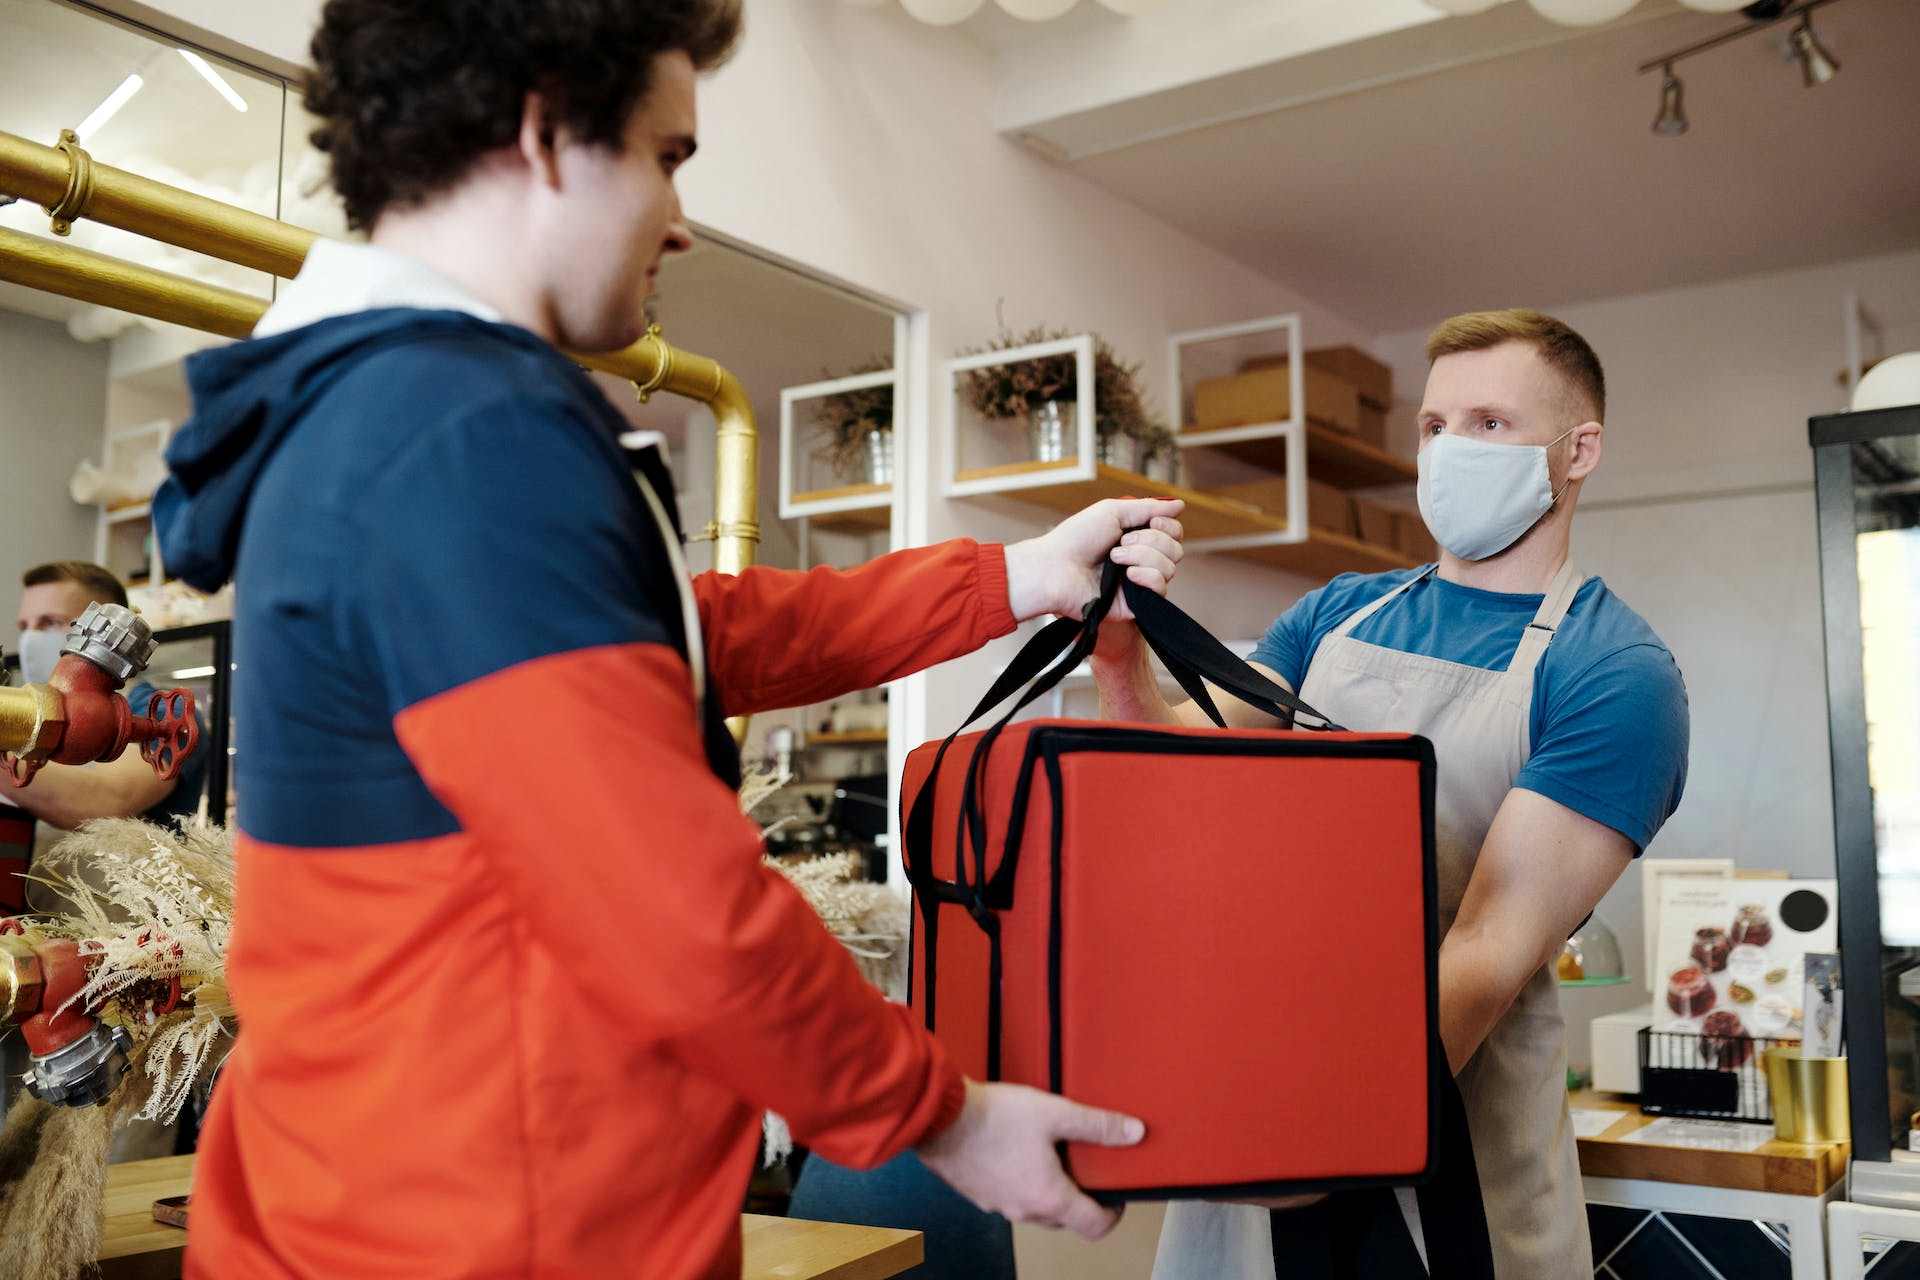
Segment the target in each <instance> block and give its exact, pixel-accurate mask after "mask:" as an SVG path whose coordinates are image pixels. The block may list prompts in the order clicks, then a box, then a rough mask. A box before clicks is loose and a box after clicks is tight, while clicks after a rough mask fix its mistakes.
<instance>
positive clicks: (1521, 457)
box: [1419, 427, 1575, 560]
mask: <svg viewBox="0 0 1920 1280" xmlns="http://www.w3.org/2000/svg"><path fill="white" fill-rule="evenodd" d="M1574 430H1575V428H1572V427H1569V428H1568V429H1567V430H1565V431H1563V432H1561V433H1560V435H1559V436H1558V437H1556V438H1555V439H1553V440H1551V441H1549V442H1548V443H1546V444H1544V445H1540V444H1489V443H1487V442H1486V441H1485V440H1469V439H1467V438H1466V437H1465V436H1455V435H1439V436H1435V437H1434V438H1433V440H1432V441H1431V442H1429V443H1428V445H1427V447H1426V448H1424V449H1422V450H1421V451H1420V463H1419V465H1420V516H1421V518H1422V519H1424V520H1425V521H1426V522H1427V529H1428V531H1429V532H1431V533H1432V534H1433V537H1434V541H1436V542H1438V543H1439V544H1440V545H1441V546H1443V547H1445V548H1446V549H1447V550H1448V551H1451V552H1452V553H1453V554H1454V555H1456V556H1458V557H1460V558H1461V559H1462V560H1485V559H1486V558H1487V557H1488V556H1497V555H1499V554H1500V553H1501V552H1502V551H1505V550H1506V549H1507V548H1508V547H1510V546H1512V545H1513V544H1514V543H1516V542H1518V541H1519V540H1520V538H1521V535H1523V534H1524V533H1526V531H1527V530H1529V529H1531V528H1533V526H1534V525H1536V524H1538V523H1539V522H1540V517H1541V516H1544V515H1545V514H1547V512H1549V511H1551V510H1552V509H1553V504H1554V503H1555V502H1557V501H1559V499H1560V494H1558V493H1555V492H1554V491H1553V485H1552V483H1551V482H1550V481H1549V480H1548V478H1547V450H1549V449H1551V448H1552V447H1553V446H1554V445H1556V444H1559V443H1560V441H1562V440H1565V439H1566V438H1567V437H1568V436H1570V435H1572V434H1573V433H1574ZM1561 492H1562V493H1564V492H1566V487H1565V486H1564V485H1563V486H1561Z"/></svg>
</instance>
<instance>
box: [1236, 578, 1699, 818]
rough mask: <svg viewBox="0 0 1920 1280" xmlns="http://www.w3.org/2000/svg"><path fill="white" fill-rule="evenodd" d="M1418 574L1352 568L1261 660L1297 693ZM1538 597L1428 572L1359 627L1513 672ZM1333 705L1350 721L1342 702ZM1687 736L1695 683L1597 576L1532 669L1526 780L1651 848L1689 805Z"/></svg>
mask: <svg viewBox="0 0 1920 1280" xmlns="http://www.w3.org/2000/svg"><path fill="white" fill-rule="evenodd" d="M1420 572H1421V570H1418V569H1401V570H1396V571H1394V572H1391V573H1376V574H1358V573H1346V574H1342V575H1340V576H1339V577H1337V578H1335V579H1334V580H1333V581H1332V582H1329V583H1328V584H1327V585H1326V586H1324V587H1321V588H1319V589H1318V590H1316V591H1311V592H1308V593H1307V595H1306V596H1304V597H1303V598H1302V599H1301V600H1300V601H1299V602H1298V603H1297V604H1295V605H1294V606H1293V607H1292V608H1291V609H1289V610H1287V611H1286V613H1284V614H1282V615H1281V616H1280V619H1279V620H1278V621H1277V622H1275V623H1274V624H1273V626H1272V627H1270V628H1268V630H1267V634H1266V636H1265V638H1263V639H1262V640H1261V641H1260V644H1259V646H1258V647H1256V648H1255V649H1254V651H1253V654H1252V655H1251V660H1252V661H1254V662H1257V663H1259V664H1260V665H1261V666H1264V667H1269V668H1271V669H1272V670H1274V671H1276V672H1278V673H1279V674H1280V675H1281V676H1282V677H1284V678H1285V680H1286V681H1287V683H1288V684H1289V685H1291V686H1292V687H1293V688H1295V689H1298V688H1299V687H1300V684H1301V681H1302V680H1304V679H1305V677H1306V673H1307V666H1308V664H1309V663H1310V662H1312V660H1313V655H1314V653H1315V652H1316V651H1317V650H1318V649H1319V647H1320V641H1321V640H1322V639H1323V638H1324V637H1326V636H1327V635H1328V634H1329V633H1331V632H1332V631H1333V630H1334V628H1336V627H1338V626H1339V625H1340V624H1341V623H1342V622H1345V621H1346V620H1347V619H1348V618H1350V617H1352V616H1353V615H1354V614H1355V613H1358V612H1359V611H1360V610H1361V609H1363V608H1365V607H1366V606H1367V605H1369V604H1371V603H1372V602H1373V601H1375V600H1377V599H1379V598H1380V597H1381V596H1383V595H1385V594H1386V593H1387V592H1389V591H1391V590H1393V589H1394V588H1395V587H1397V586H1399V585H1400V584H1401V583H1403V582H1405V581H1406V580H1407V579H1408V578H1411V577H1413V576H1415V575H1416V574H1418V573H1420ZM1540 600H1541V597H1540V596H1538V595H1508V594H1505V593H1502V592H1497V591H1480V590H1477V589H1475V588H1473V587H1463V586H1460V585H1459V584H1457V583H1453V582H1446V581H1443V580H1442V579H1441V578H1440V576H1439V575H1438V574H1430V575H1428V576H1427V577H1426V578H1424V579H1423V580H1421V581H1420V582H1418V583H1415V584H1414V585H1413V586H1412V587H1410V588H1408V589H1407V591H1406V592H1405V594H1403V595H1402V596H1401V597H1400V598H1399V599H1397V600H1395V601H1393V602H1392V603H1390V604H1388V605H1386V606H1385V607H1384V608H1382V609H1380V610H1379V611H1378V612H1376V613H1375V614H1374V615H1373V616H1372V617H1370V618H1368V619H1366V620H1365V621H1364V622H1362V623H1361V624H1360V625H1359V626H1357V627H1355V628H1354V630H1353V632H1352V635H1353V638H1354V639H1356V640H1360V641H1364V642H1365V643H1367V644H1374V645H1379V646H1381V647H1382V648H1386V649H1397V650H1399V651H1401V652H1404V653H1418V654H1424V655H1425V656H1427V657H1430V658H1440V659H1444V660H1445V661H1448V662H1458V663H1461V664H1463V665H1465V666H1471V667H1481V668H1484V669H1486V670H1489V671H1499V670H1505V669H1506V667H1507V665H1508V664H1509V663H1511V662H1512V661H1513V655H1514V651H1515V650H1517V649H1518V648H1519V647H1520V635H1521V633H1522V632H1524V631H1525V630H1526V629H1527V624H1529V623H1531V622H1532V621H1533V618H1534V615H1535V614H1536V613H1537V612H1538V611H1539V608H1540ZM1324 710H1325V711H1326V713H1327V714H1328V715H1330V716H1332V717H1334V719H1336V720H1338V719H1339V718H1340V708H1339V707H1327V708H1324ZM1688 732H1689V730H1688V719H1687V689H1686V685H1685V684H1684V683H1683V682H1682V681H1681V678H1680V668H1679V666H1678V665H1676V664H1675V662H1674V660H1673V654H1672V652H1671V651H1669V650H1668V648H1667V646H1666V645H1664V644H1662V643H1661V642H1660V637H1659V636H1657V635H1655V634H1654V633H1653V628H1652V627H1649V626H1648V625H1647V624H1646V622H1645V620H1644V619H1642V618H1641V617H1640V615H1639V614H1637V613H1635V612H1634V611H1633V610H1632V609H1630V608H1628V607H1627V606H1626V604H1625V603H1624V602H1623V601H1622V600H1621V599H1620V598H1619V597H1618V596H1616V595H1614V594H1613V593H1612V592H1611V591H1609V590H1607V587H1606V584H1605V583H1603V582H1602V581H1601V580H1600V579H1598V578H1589V579H1587V580H1586V582H1584V583H1582V584H1581V587H1580V591H1579V593H1578V594H1577V595H1575V596H1574V599H1573V607H1572V608H1571V609H1570V610H1569V611H1568V613H1567V617H1566V620H1565V621H1564V622H1562V623H1561V624H1560V628H1559V630H1558V631H1557V632H1556V633H1555V635H1554V638H1553V643H1552V644H1551V645H1549V646H1548V648H1547V652H1546V654H1545V655H1544V656H1543V657H1542V658H1541V659H1540V666H1539V668H1538V670H1537V671H1536V672H1535V673H1534V684H1533V712H1532V722H1531V735H1530V740H1531V742H1532V744H1533V754H1532V755H1531V756H1529V757H1528V759H1527V762H1526V764H1525V765H1524V766H1522V768H1521V770H1520V776H1519V777H1518V778H1517V779H1515V781H1514V786H1516V787H1524V788H1526V789H1527V790H1528V791H1533V792H1537V793H1538V794H1540V795H1543V796H1546V797H1547V798H1548V799H1550V800H1553V801H1556V802H1558V803H1560V804H1563V805H1565V806H1566V807H1567V808H1569V809H1572V810H1573V811H1574V812H1575V813H1579V814H1583V815H1585V816H1586V817H1589V818H1592V819H1593V820H1594V821H1595V822H1600V823H1604V824H1606V825H1607V826H1609V827H1612V828H1613V829H1614V830H1615V831H1618V832H1619V833H1620V834H1621V835H1623V836H1626V837H1627V838H1628V839H1629V840H1631V841H1633V843H1634V847H1635V849H1636V851H1638V850H1643V849H1645V848H1646V847H1647V844H1648V842H1649V841H1651V840H1652V839H1653V837H1654V835H1655V833H1657V832H1658V831H1659V830H1660V827H1661V824H1663V823H1664V822H1666V820H1667V819H1668V818H1669V817H1671V816H1672V814H1673V811H1674V810H1675V809H1677V808H1678V807H1679V806H1680V794H1681V792H1682V791H1683V790H1684V789H1685V787H1686V782H1687V738H1688Z"/></svg>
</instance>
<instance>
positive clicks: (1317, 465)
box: [1208, 422, 1420, 489]
mask: <svg viewBox="0 0 1920 1280" xmlns="http://www.w3.org/2000/svg"><path fill="white" fill-rule="evenodd" d="M1208 447H1209V448H1216V449H1219V450H1220V451H1221V452H1222V453H1225V454H1228V455H1230V456H1232V457H1235V458H1238V459H1240V460H1241V461H1242V462H1249V463H1252V464H1253V465H1254V466H1257V467H1264V468H1266V469H1267V470H1270V471H1284V470H1285V469H1286V465H1287V442H1286V439H1285V438H1284V437H1282V436H1274V437H1272V438H1270V439H1266V440H1241V441H1238V442H1236V443H1234V444H1222V445H1209V446H1208ZM1307 474H1308V475H1309V476H1310V477H1312V478H1313V479H1315V480H1319V481H1321V482H1322V483H1325V484H1330V485H1335V486H1337V487H1339V488H1342V489H1370V488H1372V487H1374V486H1375V485H1384V484H1412V483H1413V482H1414V481H1416V480H1418V479H1419V478H1420V471H1419V469H1418V467H1416V466H1415V464H1414V462H1413V461H1412V459H1410V458H1403V457H1401V456H1400V455H1399V454H1396V453H1388V452H1387V451H1386V450H1385V449H1381V448H1379V447H1377V446H1375V445H1371V444H1368V443H1367V442H1366V441H1365V440H1362V439H1360V437H1358V436H1350V435H1348V434H1346V433H1345V432H1343V431H1335V430H1334V429H1333V428H1332V427H1323V426H1321V425H1320V424H1318V423H1315V422H1309V423H1307Z"/></svg>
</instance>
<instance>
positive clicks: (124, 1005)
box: [0, 819, 238, 1280]
mask: <svg viewBox="0 0 1920 1280" xmlns="http://www.w3.org/2000/svg"><path fill="white" fill-rule="evenodd" d="M32 879H34V880H35V881H37V882H38V883H40V884H41V885H43V886H45V887H46V888H47V889H50V890H52V891H53V892H54V893H55V894H57V895H58V896H59V897H60V898H61V899H63V900H64V904H63V906H64V909H63V910H61V911H60V912H58V913H57V914H43V915H37V916H32V917H23V918H22V919H21V920H20V921H19V923H18V927H19V928H20V929H21V931H22V932H23V933H24V934H25V936H26V937H27V939H28V940H29V941H33V942H48V941H52V940H56V939H65V940H71V941H73V942H74V943H76V944H77V945H78V947H79V950H80V954H81V955H82V956H83V957H86V958H87V959H88V960H89V961H90V965H91V967H90V970H89V974H88V981H87V984H86V986H85V987H84V988H83V989H82V990H81V991H79V992H78V993H77V994H76V995H75V996H74V997H73V1000H72V1002H71V1003H72V1004H73V1005H76V1006H78V1007H80V1008H82V1009H84V1010H86V1011H87V1012H88V1013H89V1014H91V1015H92V1016H95V1017H98V1018H99V1019H100V1020H101V1021H102V1022H103V1023H106V1024H108V1025H110V1026H114V1027H119V1028H122V1029H124V1030H125V1031H126V1032H127V1034H128V1036H129V1037H130V1038H131V1039H132V1041H133V1051H132V1053H131V1054H130V1055H129V1066H128V1069H127V1072H126V1074H125V1076H124V1077H123V1078H122V1079H121V1081H120V1084H119V1086H118V1087H117V1088H116V1089H115V1090H114V1092H113V1093H112V1094H111V1095H110V1096H109V1097H108V1099H107V1101H106V1104H105V1105H103V1106H98V1107H71V1106H54V1105H50V1104H48V1103H45V1102H42V1101H41V1100H40V1099H38V1098H36V1097H34V1096H32V1095H31V1094H29V1093H25V1092H23V1093H22V1094H21V1096H20V1098H19V1100H18V1101H16V1102H15V1103H14V1105H13V1106H12V1107H11V1108H10V1109H9V1110H8V1112H7V1116H6V1121H5V1123H4V1125H0V1277H8V1276H36V1277H47V1278H48V1280H66V1278H67V1277H72V1276H78V1275H80V1274H82V1273H83V1272H85V1271H90V1270H91V1269H92V1267H93V1263H94V1259H95V1258H96V1257H98V1256H99V1248H100V1239H101V1233H102V1231H103V1228H104V1220H105V1219H104V1214H105V1205H104V1199H103V1197H104V1196H105V1193H106V1178H107V1155H108V1148H109V1144H110V1142H111V1139H112V1135H113V1131H114V1129H115V1127H116V1126H117V1125H119V1124H120V1123H122V1122H123V1121H126V1120H129V1119H133V1118H136V1117H137V1118H140V1119H146V1120H154V1121H158V1122H159V1123H162V1124H169V1123H171V1122H172V1121H173V1120H175V1119H176V1118H177V1117H178V1116H179V1114H180V1110H181V1108H182V1107H184V1106H185V1105H186V1103H187V1100H188V1099H189V1098H190V1097H192V1096H194V1095H195V1094H196V1093H200V1094H204V1091H205V1089H206V1088H207V1086H208V1084H209V1082H210V1081H211V1078H212V1076H213V1073H214V1071H216V1070H217V1069H218V1066H219V1064H220V1062H221V1061H222V1060H224V1058H225V1056H226V1053H227V1050H228V1049H229V1048H230V1047H231V1046H232V1043H233V1037H234V1035H235V1034H236V1033H237V1031H238V1026H237V1024H236V1023H235V1020H234V1013H233V1005H232V1003H231V1001H230V1000H229V998H228V995H227V976H226V975H227V960H226V951H227V935H228V931H229V929H230V927H231V923H232V919H233V844H232V839H231V837H230V836H229V834H228V833H227V832H226V831H225V830H223V829H221V828H218V827H205V826H185V827H162V826H156V825H154V824H152V823H147V822H140V821H137V820H134V819H113V820H100V821H95V822H89V823H87V824H85V825H84V826H82V827H81V828H80V829H79V830H78V831H76V832H75V833H74V834H73V835H71V836H69V837H67V838H66V839H64V840H62V841H61V842H60V843H59V844H57V845H55V846H54V847H53V849H52V850H51V851H50V852H49V853H48V854H47V855H46V857H45V858H44V859H43V860H42V861H41V862H40V864H39V866H38V872H37V874H36V875H34V876H33V877H32ZM175 984H177V997H176V996H173V995H171V994H169V996H168V997H167V998H166V999H165V1001H164V1003H161V1004H158V1005H156V1001H155V997H154V992H155V991H156V989H160V990H165V991H168V992H170V993H171V992H172V991H173V989H174V988H175Z"/></svg>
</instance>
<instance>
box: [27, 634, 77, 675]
mask: <svg viewBox="0 0 1920 1280" xmlns="http://www.w3.org/2000/svg"><path fill="white" fill-rule="evenodd" d="M66 642H67V629H66V628H65V627H62V628H60V629H59V630H58V631H55V630H53V629H51V628H49V629H47V630H45V631H22V632H21V633H20V649H19V653H20V680H21V682H22V683H24V684H45V683H46V682H47V681H49V680H51V679H53V669H54V667H55V666H57V665H58V664H59V662H60V647H61V646H62V645H64V644H65V643H66Z"/></svg>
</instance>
